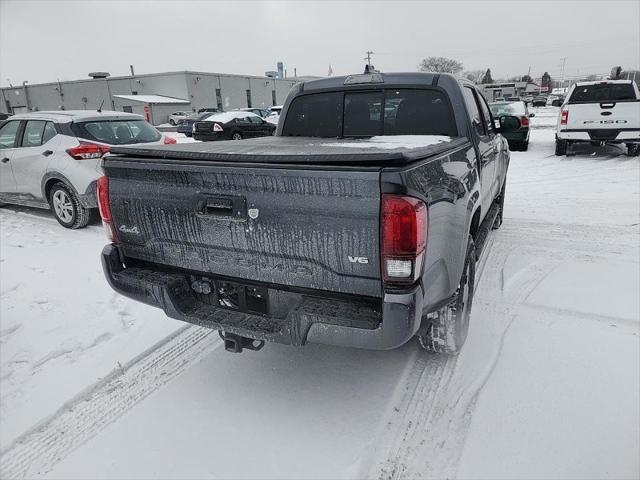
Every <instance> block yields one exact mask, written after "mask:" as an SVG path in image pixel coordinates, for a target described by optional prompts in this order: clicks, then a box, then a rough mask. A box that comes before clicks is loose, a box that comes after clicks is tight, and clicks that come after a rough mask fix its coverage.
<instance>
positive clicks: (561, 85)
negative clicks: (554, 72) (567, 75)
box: [560, 57, 568, 88]
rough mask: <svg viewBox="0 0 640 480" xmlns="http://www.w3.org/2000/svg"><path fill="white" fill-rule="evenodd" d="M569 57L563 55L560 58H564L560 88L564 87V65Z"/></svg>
mask: <svg viewBox="0 0 640 480" xmlns="http://www.w3.org/2000/svg"><path fill="white" fill-rule="evenodd" d="M567 58H568V57H562V58H561V59H560V60H562V72H561V74H560V88H564V65H565V63H567Z"/></svg>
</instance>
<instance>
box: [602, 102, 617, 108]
mask: <svg viewBox="0 0 640 480" xmlns="http://www.w3.org/2000/svg"><path fill="white" fill-rule="evenodd" d="M615 106H616V102H611V103H606V102H602V103H600V108H613V107H615Z"/></svg>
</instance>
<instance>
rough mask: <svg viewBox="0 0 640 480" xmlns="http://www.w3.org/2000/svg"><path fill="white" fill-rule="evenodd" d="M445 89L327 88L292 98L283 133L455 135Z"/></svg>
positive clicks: (349, 135) (337, 136)
mask: <svg viewBox="0 0 640 480" xmlns="http://www.w3.org/2000/svg"><path fill="white" fill-rule="evenodd" d="M457 134H458V132H457V128H456V124H455V119H454V116H453V111H452V110H451V106H450V104H449V102H448V99H447V98H446V96H445V94H444V93H442V92H440V91H438V90H433V89H430V90H429V89H384V90H374V91H371V90H369V91H367V90H364V91H351V92H344V91H339V92H325V93H314V94H309V95H302V96H299V97H297V98H294V99H293V101H292V102H291V105H290V106H289V109H288V111H287V115H286V118H285V124H284V126H283V130H282V135H283V136H300V137H328V138H330V137H333V138H339V137H372V136H376V135H447V136H452V137H455V136H457Z"/></svg>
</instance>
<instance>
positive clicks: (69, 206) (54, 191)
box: [49, 182, 91, 229]
mask: <svg viewBox="0 0 640 480" xmlns="http://www.w3.org/2000/svg"><path fill="white" fill-rule="evenodd" d="M49 205H50V207H51V211H52V212H53V215H54V217H56V220H58V223H59V224H60V225H62V226H63V227H65V228H71V229H77V228H84V227H86V226H87V224H88V223H89V220H90V219H91V209H89V208H85V207H83V206H82V205H81V204H80V201H79V200H78V197H77V196H76V194H75V193H74V192H73V190H71V189H70V188H69V187H68V186H67V185H65V184H64V183H62V182H58V183H56V184H55V185H54V186H53V187H52V188H51V191H50V192H49Z"/></svg>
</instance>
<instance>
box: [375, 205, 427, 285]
mask: <svg viewBox="0 0 640 480" xmlns="http://www.w3.org/2000/svg"><path fill="white" fill-rule="evenodd" d="M427 228H428V215H427V206H426V205H425V204H424V202H423V201H421V200H418V199H417V198H413V197H408V196H404V195H392V194H384V195H382V214H381V237H382V238H381V242H380V243H381V269H382V280H383V282H384V283H385V284H387V285H410V284H412V283H415V282H416V281H417V280H418V279H419V278H420V275H421V273H422V264H423V262H424V254H425V249H426V246H427Z"/></svg>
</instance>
